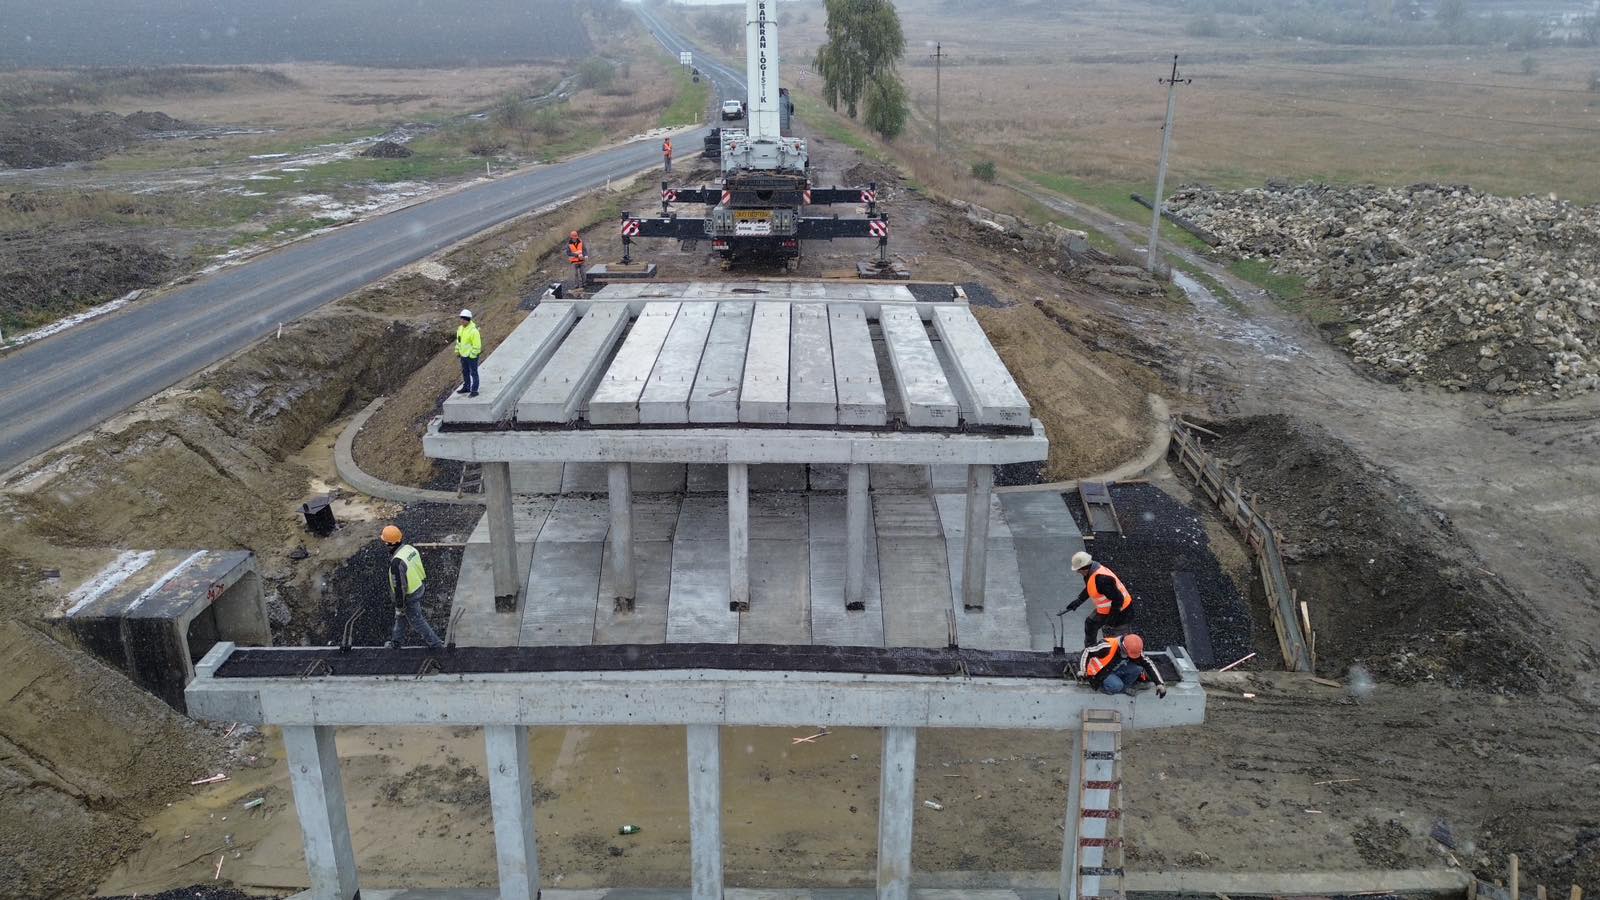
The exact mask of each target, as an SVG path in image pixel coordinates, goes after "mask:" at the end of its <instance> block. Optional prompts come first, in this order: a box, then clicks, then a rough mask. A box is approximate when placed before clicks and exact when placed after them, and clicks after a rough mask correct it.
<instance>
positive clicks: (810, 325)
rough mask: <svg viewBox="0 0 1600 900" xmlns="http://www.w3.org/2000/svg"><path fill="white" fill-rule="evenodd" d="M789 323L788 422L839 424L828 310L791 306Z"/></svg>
mask: <svg viewBox="0 0 1600 900" xmlns="http://www.w3.org/2000/svg"><path fill="white" fill-rule="evenodd" d="M789 321H790V325H789V421H790V422H791V423H793V424H797V425H835V424H838V422H839V394H838V391H837V390H835V388H834V375H833V342H832V340H831V339H830V338H829V335H828V308H827V306H825V305H823V304H821V303H796V304H794V305H793V306H792V307H790V313H789Z"/></svg>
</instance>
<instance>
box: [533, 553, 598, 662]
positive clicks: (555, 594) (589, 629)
mask: <svg viewBox="0 0 1600 900" xmlns="http://www.w3.org/2000/svg"><path fill="white" fill-rule="evenodd" d="M602 551H603V545H602V544H601V543H600V542H599V541H569V542H559V543H558V542H554V541H540V542H538V543H537V544H535V545H534V547H533V559H532V562H531V564H530V566H529V570H528V587H527V590H526V593H525V596H526V598H527V599H526V601H525V602H524V603H523V607H522V628H521V632H520V633H519V636H518V642H519V643H521V644H522V645H523V646H532V645H540V644H592V643H594V626H595V604H596V602H597V600H596V598H597V597H598V594H599V591H600V571H601V569H600V561H601V555H602Z"/></svg>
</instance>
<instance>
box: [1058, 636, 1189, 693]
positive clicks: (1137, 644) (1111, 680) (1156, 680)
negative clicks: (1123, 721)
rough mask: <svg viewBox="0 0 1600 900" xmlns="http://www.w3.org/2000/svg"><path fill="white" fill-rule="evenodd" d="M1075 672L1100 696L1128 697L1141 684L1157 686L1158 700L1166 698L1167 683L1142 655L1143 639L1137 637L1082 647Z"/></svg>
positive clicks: (1115, 639) (1107, 640)
mask: <svg viewBox="0 0 1600 900" xmlns="http://www.w3.org/2000/svg"><path fill="white" fill-rule="evenodd" d="M1078 671H1079V672H1080V673H1081V674H1082V675H1083V679H1084V680H1085V681H1087V682H1089V684H1091V685H1093V686H1094V687H1096V688H1098V689H1099V690H1100V692H1101V693H1105V694H1131V693H1133V692H1134V691H1136V690H1139V689H1140V683H1141V682H1143V683H1144V685H1145V686H1148V685H1151V684H1153V685H1155V686H1156V696H1157V697H1162V698H1165V697H1166V696H1167V682H1166V681H1165V680H1164V679H1163V678H1162V677H1161V673H1160V672H1158V671H1156V667H1155V665H1154V664H1152V663H1151V662H1150V658H1149V657H1147V656H1145V655H1144V638H1141V637H1139V636H1138V635H1137V634H1127V635H1123V636H1122V637H1108V638H1106V639H1105V640H1103V641H1101V642H1100V643H1098V644H1095V645H1094V646H1093V647H1085V648H1084V650H1083V656H1082V657H1081V658H1080V659H1079V660H1078Z"/></svg>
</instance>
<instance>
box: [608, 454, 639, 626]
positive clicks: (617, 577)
mask: <svg viewBox="0 0 1600 900" xmlns="http://www.w3.org/2000/svg"><path fill="white" fill-rule="evenodd" d="M606 487H607V488H608V490H609V493H608V494H607V497H608V499H609V503H610V505H611V584H612V587H613V588H614V589H615V591H616V595H617V596H616V600H617V607H618V608H619V609H633V598H634V591H635V587H636V584H635V581H634V574H633V467H632V466H630V465H629V464H628V463H625V462H621V463H611V464H610V465H608V466H607V467H606Z"/></svg>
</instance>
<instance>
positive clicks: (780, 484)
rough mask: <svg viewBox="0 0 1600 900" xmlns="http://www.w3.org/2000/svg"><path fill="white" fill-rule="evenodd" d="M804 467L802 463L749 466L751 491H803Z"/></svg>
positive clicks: (804, 481)
mask: <svg viewBox="0 0 1600 900" xmlns="http://www.w3.org/2000/svg"><path fill="white" fill-rule="evenodd" d="M805 489H806V467H805V465H804V464H803V463H762V464H759V465H753V466H751V467H750V490H752V491H803V490H805Z"/></svg>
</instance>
